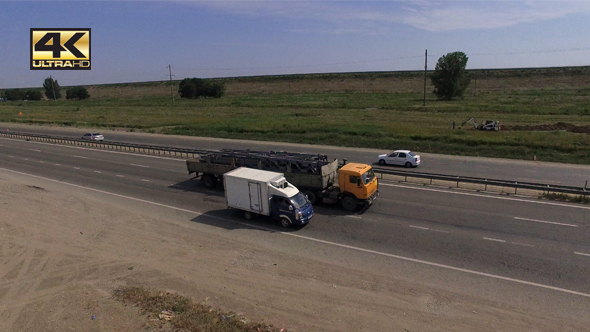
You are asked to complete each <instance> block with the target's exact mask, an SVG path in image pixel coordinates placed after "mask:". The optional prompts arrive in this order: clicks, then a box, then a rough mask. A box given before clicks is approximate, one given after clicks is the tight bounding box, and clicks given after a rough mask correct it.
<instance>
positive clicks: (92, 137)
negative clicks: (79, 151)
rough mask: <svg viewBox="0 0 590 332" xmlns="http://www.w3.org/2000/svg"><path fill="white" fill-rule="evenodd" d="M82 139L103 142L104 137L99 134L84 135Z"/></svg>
mask: <svg viewBox="0 0 590 332" xmlns="http://www.w3.org/2000/svg"><path fill="white" fill-rule="evenodd" d="M82 139H87V140H89V141H103V140H104V136H102V135H101V134H99V133H86V134H84V136H82Z"/></svg>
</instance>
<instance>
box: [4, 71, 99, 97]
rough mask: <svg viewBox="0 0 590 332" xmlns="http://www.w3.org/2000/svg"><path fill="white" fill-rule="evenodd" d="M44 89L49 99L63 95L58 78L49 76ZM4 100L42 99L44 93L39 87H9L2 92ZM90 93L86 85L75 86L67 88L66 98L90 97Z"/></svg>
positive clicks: (44, 83) (44, 82)
mask: <svg viewBox="0 0 590 332" xmlns="http://www.w3.org/2000/svg"><path fill="white" fill-rule="evenodd" d="M43 89H44V91H45V97H46V98H47V99H53V100H57V99H60V98H61V97H62V93H61V87H60V85H59V83H58V82H57V80H54V79H53V78H52V77H48V78H46V79H45V81H43ZM2 98H4V100H7V101H8V100H41V99H43V94H42V93H41V90H39V89H9V90H5V91H4V93H3V94H2ZM88 98H90V94H89V93H88V90H87V89H86V88H85V87H82V86H75V87H71V88H68V89H67V90H66V99H80V100H81V99H88Z"/></svg>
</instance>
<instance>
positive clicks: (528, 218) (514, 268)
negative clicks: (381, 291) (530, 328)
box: [0, 137, 590, 317]
mask: <svg viewBox="0 0 590 332" xmlns="http://www.w3.org/2000/svg"><path fill="white" fill-rule="evenodd" d="M170 139H171V141H167V142H165V143H163V144H162V145H174V146H178V144H174V141H172V140H173V139H175V138H170ZM117 140H118V139H117ZM142 140H147V138H143V137H141V139H138V142H140V141H142ZM143 143H145V142H143ZM152 143H153V142H152ZM158 143H159V142H158ZM185 144H187V145H188V143H185ZM2 172H15V173H18V174H21V175H26V176H33V177H38V179H39V181H40V183H41V182H43V181H56V182H59V183H63V184H64V185H67V186H71V187H72V190H78V191H81V192H85V191H86V192H87V191H93V192H97V193H99V194H101V195H105V196H109V197H111V198H112V199H117V200H126V201H129V202H130V204H135V205H142V207H138V209H139V210H142V211H152V213H154V214H159V215H162V216H163V217H167V218H175V219H178V220H179V222H184V223H194V224H195V225H198V226H195V227H199V229H200V230H204V231H210V232H218V233H221V234H224V236H228V237H235V238H236V239H239V240H240V241H252V242H255V243H257V244H259V245H261V246H265V247H267V248H269V249H272V250H282V251H289V252H298V253H300V254H302V255H305V254H307V255H310V256H313V257H314V258H317V259H326V260H330V261H334V260H337V261H339V260H341V261H342V264H356V265H365V266H366V268H367V269H372V270H374V271H382V272H383V273H384V275H387V274H396V275H404V276H409V275H412V276H419V278H420V280H421V281H422V282H425V283H432V284H436V285H440V286H441V287H446V288H448V289H454V290H460V291H463V292H465V293H466V294H470V295H473V294H478V295H480V296H485V297H488V298H490V299H492V300H495V301H507V298H509V297H514V296H516V297H517V298H518V299H519V301H522V302H523V304H522V305H523V306H533V307H531V308H528V309H531V310H541V311H543V310H547V312H552V311H553V310H555V308H553V306H552V305H551V302H553V301H559V302H560V303H562V302H563V303H570V304H572V305H571V306H568V307H567V308H565V309H563V310H564V312H563V313H562V314H563V315H576V317H579V316H577V315H587V311H586V310H587V308H589V307H590V283H589V282H588V281H589V280H588V279H589V276H590V218H588V216H590V206H587V205H576V204H567V203H560V202H552V201H542V200H536V199H531V198H525V197H509V196H499V195H491V194H490V195H488V194H483V193H476V192H471V191H459V190H451V189H445V188H436V187H422V186H412V185H407V184H399V183H394V182H391V183H387V182H381V183H380V187H379V190H380V197H379V198H378V200H377V201H376V202H375V204H374V205H373V206H371V207H370V208H369V209H367V210H366V211H358V212H357V213H347V212H345V211H343V210H342V209H341V208H340V207H338V206H335V205H325V204H324V205H318V206H316V207H314V210H315V217H314V219H312V221H311V222H310V224H309V225H307V226H305V227H303V228H301V229H288V230H285V229H282V228H281V227H280V226H278V225H277V224H275V223H274V222H272V221H270V220H267V219H264V218H261V219H259V220H255V221H250V222H249V221H246V220H244V219H243V218H241V215H240V214H239V213H237V212H236V211H233V210H228V209H227V208H226V206H225V202H224V196H223V191H222V190H221V188H219V189H217V190H209V189H205V188H204V187H203V186H201V185H200V181H198V180H195V179H191V178H190V177H189V175H188V174H187V172H186V168H185V164H184V161H182V160H178V159H171V158H163V157H155V156H145V155H134V154H128V153H120V152H112V151H101V150H94V149H88V148H82V147H72V146H60V145H52V144H46V143H39V142H32V141H29V142H27V141H22V140H13V139H5V138H0V174H1V173H2ZM143 205H145V206H143ZM170 210H172V211H174V212H173V213H171V212H170ZM228 231H231V232H228ZM408 278H410V277H408ZM412 278H413V277H412ZM523 299H528V300H526V301H525V300H523Z"/></svg>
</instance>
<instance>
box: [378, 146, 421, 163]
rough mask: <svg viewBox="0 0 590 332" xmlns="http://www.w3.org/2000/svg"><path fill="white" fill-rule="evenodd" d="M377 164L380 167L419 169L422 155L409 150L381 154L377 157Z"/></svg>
mask: <svg viewBox="0 0 590 332" xmlns="http://www.w3.org/2000/svg"><path fill="white" fill-rule="evenodd" d="M377 162H378V163H379V165H403V166H405V167H418V166H419V165H420V155H417V154H415V153H414V152H411V151H409V150H395V151H393V152H391V153H385V154H380V155H379V156H377Z"/></svg>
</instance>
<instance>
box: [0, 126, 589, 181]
mask: <svg viewBox="0 0 590 332" xmlns="http://www.w3.org/2000/svg"><path fill="white" fill-rule="evenodd" d="M0 130H2V131H6V130H13V131H22V132H26V133H33V134H47V135H59V136H67V137H71V138H80V137H81V136H82V135H84V133H86V132H91V131H92V132H96V131H98V132H100V133H102V134H103V135H104V136H105V139H106V140H110V141H117V142H125V143H136V144H150V145H160V146H172V147H178V148H192V149H211V150H218V149H251V150H262V151H268V150H272V149H275V150H287V151H293V152H307V153H317V154H326V155H328V158H329V159H330V160H332V159H335V158H338V159H339V160H342V159H344V158H346V159H348V160H349V161H354V162H362V163H367V164H372V163H375V162H376V161H377V159H376V157H377V155H379V154H382V153H386V152H390V151H383V150H375V149H370V148H367V149H358V148H343V147H333V146H323V145H321V144H320V143H321V142H318V145H304V144H291V143H277V142H260V141H244V140H229V139H213V138H200V137H185V136H172V135H154V134H142V133H132V132H125V131H110V130H90V129H83V128H71V127H50V126H28V125H19V124H16V123H1V124H0ZM489 134H490V135H493V134H494V133H489ZM399 148H400V149H403V148H405V147H399ZM417 152H418V153H419V154H420V156H421V159H422V165H421V166H420V167H418V168H415V169H409V171H417V172H425V173H435V174H445V175H458V176H470V177H480V178H488V179H497V180H509V181H521V182H536V183H545V184H553V185H564V186H575V187H584V186H588V187H590V166H589V165H574V164H566V163H548V162H538V161H533V160H532V159H533V156H528V158H529V159H530V160H508V159H494V158H482V157H461V156H450V155H439V154H429V153H421V152H420V151H417ZM391 167H392V168H398V167H397V166H391ZM401 169H404V168H401ZM404 170H406V169H404Z"/></svg>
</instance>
